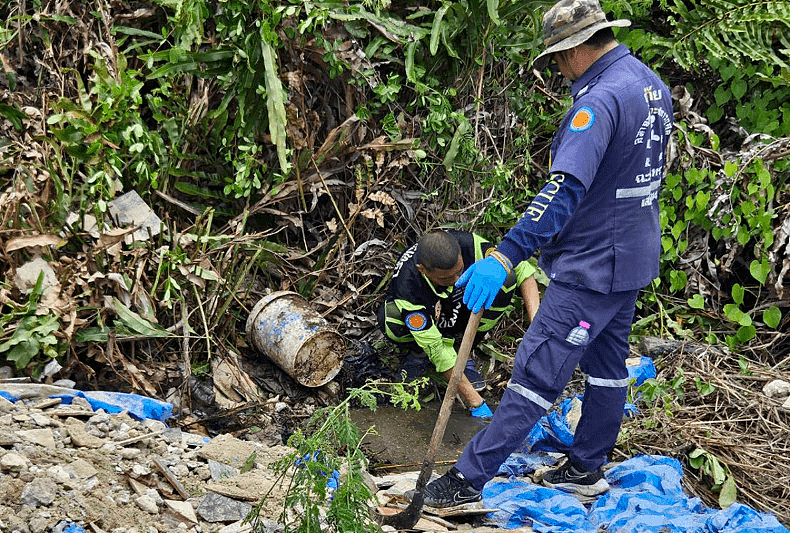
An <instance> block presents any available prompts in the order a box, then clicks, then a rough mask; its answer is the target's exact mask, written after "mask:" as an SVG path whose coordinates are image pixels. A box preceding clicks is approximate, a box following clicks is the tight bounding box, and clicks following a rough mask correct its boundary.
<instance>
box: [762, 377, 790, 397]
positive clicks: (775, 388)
mask: <svg viewBox="0 0 790 533" xmlns="http://www.w3.org/2000/svg"><path fill="white" fill-rule="evenodd" d="M763 394H765V395H766V396H768V397H769V398H776V399H782V398H786V397H787V396H790V383H788V382H787V381H784V380H781V379H775V380H773V381H771V382H770V383H767V384H766V385H765V386H764V387H763Z"/></svg>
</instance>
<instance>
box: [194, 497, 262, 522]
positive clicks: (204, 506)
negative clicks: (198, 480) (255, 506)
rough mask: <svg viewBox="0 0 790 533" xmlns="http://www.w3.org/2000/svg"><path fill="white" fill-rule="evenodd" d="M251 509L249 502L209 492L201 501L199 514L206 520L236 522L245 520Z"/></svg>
mask: <svg viewBox="0 0 790 533" xmlns="http://www.w3.org/2000/svg"><path fill="white" fill-rule="evenodd" d="M251 510H252V506H251V505H250V504H248V503H243V502H239V501H236V500H232V499H230V498H227V497H225V496H222V495H220V494H217V493H215V492H209V493H208V494H206V495H205V496H204V497H203V499H202V500H201V501H200V505H198V508H197V514H198V515H200V518H202V519H203V520H205V521H206V522H211V523H215V522H235V521H238V520H243V519H244V518H245V517H246V516H247V515H248V514H249V512H250V511H251Z"/></svg>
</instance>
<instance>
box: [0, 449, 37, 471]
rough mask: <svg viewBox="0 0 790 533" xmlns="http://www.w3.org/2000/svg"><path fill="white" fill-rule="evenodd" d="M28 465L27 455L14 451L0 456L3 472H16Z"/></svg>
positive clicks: (0, 465)
mask: <svg viewBox="0 0 790 533" xmlns="http://www.w3.org/2000/svg"><path fill="white" fill-rule="evenodd" d="M29 465H30V461H28V459H27V457H24V456H22V455H19V454H16V453H14V452H8V453H6V454H5V455H3V457H0V467H2V469H3V471H4V472H9V471H10V472H18V471H20V470H22V469H23V468H27V467H28V466H29Z"/></svg>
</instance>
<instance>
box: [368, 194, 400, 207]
mask: <svg viewBox="0 0 790 533" xmlns="http://www.w3.org/2000/svg"><path fill="white" fill-rule="evenodd" d="M370 199H371V200H373V201H374V202H378V203H380V204H384V205H386V206H389V207H395V205H396V203H397V202H395V199H394V198H393V197H392V196H390V195H389V194H387V193H386V192H384V191H376V192H374V193H373V194H371V195H370Z"/></svg>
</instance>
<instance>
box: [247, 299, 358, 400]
mask: <svg viewBox="0 0 790 533" xmlns="http://www.w3.org/2000/svg"><path fill="white" fill-rule="evenodd" d="M246 331H247V339H248V340H249V341H250V342H251V344H252V345H253V347H254V348H255V349H256V350H258V351H260V352H262V353H263V354H265V355H266V356H267V357H268V358H269V359H271V360H272V361H273V362H274V363H275V364H276V365H277V366H279V367H280V368H281V369H282V370H284V371H285V373H286V374H288V375H289V376H291V377H292V378H294V379H295V380H296V381H298V382H299V383H301V384H302V385H305V386H307V387H320V386H321V385H325V384H326V383H328V382H329V381H331V380H332V378H334V377H335V376H336V375H337V373H338V372H340V369H341V367H342V366H343V356H344V354H345V342H344V340H343V337H342V336H341V335H340V334H339V333H337V332H336V331H334V330H332V329H331V328H330V327H329V324H328V323H327V321H326V320H324V318H323V317H322V316H321V315H319V314H318V313H317V312H316V311H315V310H313V309H312V308H311V307H310V304H309V303H308V301H307V300H306V299H305V298H304V297H302V296H301V295H300V294H298V293H295V292H291V291H277V292H273V293H271V294H269V295H268V296H266V297H264V298H262V299H261V300H260V301H259V302H258V303H257V304H255V307H253V308H252V312H250V315H249V316H248V317H247V324H246Z"/></svg>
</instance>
